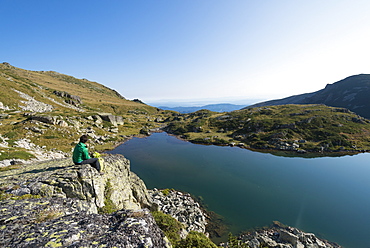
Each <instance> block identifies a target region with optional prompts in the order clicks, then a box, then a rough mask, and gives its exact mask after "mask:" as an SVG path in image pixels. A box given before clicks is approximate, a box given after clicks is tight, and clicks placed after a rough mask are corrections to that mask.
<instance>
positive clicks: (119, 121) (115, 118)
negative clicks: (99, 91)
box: [99, 113, 124, 126]
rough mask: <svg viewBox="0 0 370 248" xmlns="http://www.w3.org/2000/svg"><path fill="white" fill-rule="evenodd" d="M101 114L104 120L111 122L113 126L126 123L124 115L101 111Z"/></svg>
mask: <svg viewBox="0 0 370 248" xmlns="http://www.w3.org/2000/svg"><path fill="white" fill-rule="evenodd" d="M99 116H100V117H101V118H102V119H103V120H104V121H107V122H110V123H111V124H112V125H113V126H117V125H123V124H124V122H123V118H122V116H116V115H112V114H105V113H101V114H99Z"/></svg>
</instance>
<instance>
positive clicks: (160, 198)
mask: <svg viewBox="0 0 370 248" xmlns="http://www.w3.org/2000/svg"><path fill="white" fill-rule="evenodd" d="M149 193H150V194H151V196H152V200H153V203H155V204H157V205H158V207H159V210H161V211H162V212H163V213H165V214H169V215H171V216H172V217H173V218H175V219H176V220H178V221H179V222H181V223H183V224H184V225H185V230H186V232H187V233H188V232H190V231H196V232H201V233H205V232H206V225H207V215H206V214H205V213H204V212H203V211H202V209H201V208H200V205H199V203H197V202H195V201H194V199H193V198H192V197H191V196H190V195H189V194H183V193H181V192H178V191H175V190H169V191H168V194H167V193H166V194H164V193H163V191H161V190H158V189H154V190H149ZM187 233H185V234H187Z"/></svg>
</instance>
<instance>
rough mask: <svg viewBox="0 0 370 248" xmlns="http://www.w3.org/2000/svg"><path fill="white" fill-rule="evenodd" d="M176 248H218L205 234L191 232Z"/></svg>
mask: <svg viewBox="0 0 370 248" xmlns="http://www.w3.org/2000/svg"><path fill="white" fill-rule="evenodd" d="M174 247H175V248H217V247H218V246H217V245H215V244H214V243H213V242H212V241H211V240H210V239H209V238H207V237H206V236H205V235H204V234H203V233H200V232H194V231H191V232H189V234H188V235H187V236H186V238H185V239H183V240H180V241H179V242H178V243H177V244H176V245H175V246H174Z"/></svg>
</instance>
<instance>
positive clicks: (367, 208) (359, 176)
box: [110, 133, 370, 248]
mask: <svg viewBox="0 0 370 248" xmlns="http://www.w3.org/2000/svg"><path fill="white" fill-rule="evenodd" d="M110 153H119V154H123V155H124V156H125V157H126V158H128V159H129V160H130V161H131V170H132V171H134V172H135V173H136V174H138V175H139V177H140V178H142V179H143V180H144V182H145V184H146V185H147V187H148V188H155V187H156V188H174V189H177V190H181V191H187V192H189V193H191V194H193V195H196V196H202V197H203V199H204V202H205V203H206V204H207V205H208V207H209V210H211V211H215V212H216V213H218V214H220V215H222V216H223V217H224V218H225V219H226V220H227V222H228V223H229V224H230V228H231V231H232V232H233V233H234V234H237V233H238V232H240V231H244V230H247V229H250V228H254V227H262V226H267V225H270V224H271V223H272V221H275V220H277V221H280V222H282V223H283V224H286V225H290V226H294V227H297V228H300V229H302V230H303V231H306V232H312V233H315V234H316V235H318V236H319V237H322V238H325V239H328V240H330V241H333V242H337V243H339V244H340V245H342V246H344V247H346V248H369V247H370V196H369V194H370V177H369V175H370V154H358V155H354V156H342V157H321V158H300V157H281V156H274V155H271V154H268V153H260V152H253V151H249V150H246V149H241V148H237V147H220V146H204V145H196V144H192V143H189V142H185V141H182V140H179V139H176V138H175V137H173V136H169V135H167V134H166V133H155V134H153V135H151V136H150V137H147V138H134V139H131V140H129V141H127V142H126V143H124V144H122V145H121V146H119V147H117V148H116V149H115V150H113V151H111V152H110Z"/></svg>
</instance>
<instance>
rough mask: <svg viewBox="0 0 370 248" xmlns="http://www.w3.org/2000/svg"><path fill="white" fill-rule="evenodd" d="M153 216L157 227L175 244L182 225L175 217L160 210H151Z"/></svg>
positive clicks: (178, 238) (178, 239)
mask: <svg viewBox="0 0 370 248" xmlns="http://www.w3.org/2000/svg"><path fill="white" fill-rule="evenodd" d="M152 215H153V218H154V220H155V222H156V223H157V225H158V226H159V228H160V229H161V230H162V231H163V232H164V234H165V235H166V237H167V238H168V239H169V240H170V242H171V244H173V245H174V244H176V243H177V242H179V241H180V231H181V229H182V228H183V225H182V224H181V223H180V222H179V221H177V220H176V219H175V218H173V217H172V216H170V215H168V214H164V213H163V212H160V211H154V212H152Z"/></svg>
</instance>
